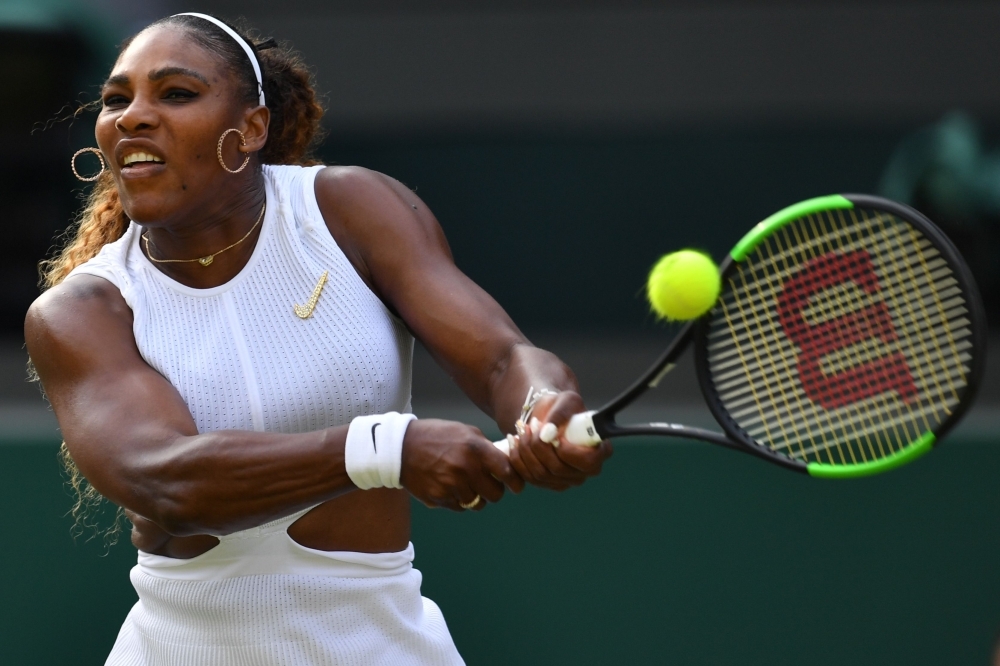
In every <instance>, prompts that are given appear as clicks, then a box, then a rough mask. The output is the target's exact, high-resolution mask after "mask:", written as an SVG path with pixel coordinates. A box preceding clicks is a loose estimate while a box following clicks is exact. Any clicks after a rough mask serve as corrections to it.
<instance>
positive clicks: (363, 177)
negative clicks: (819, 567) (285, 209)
mask: <svg viewBox="0 0 1000 666" xmlns="http://www.w3.org/2000/svg"><path fill="white" fill-rule="evenodd" d="M316 200H317V202H318V203H319V207H320V211H321V212H322V213H323V217H324V219H325V220H326V223H327V226H329V227H330V228H331V232H334V237H335V238H336V237H337V232H338V231H339V232H340V233H342V234H344V235H345V236H346V237H345V239H344V240H345V242H346V243H347V244H348V245H352V246H354V245H361V246H362V247H363V246H364V245H365V244H366V243H370V242H375V241H379V242H378V245H379V247H384V246H385V243H384V241H385V240H387V239H395V240H400V241H403V240H405V241H407V242H408V243H416V244H418V245H423V244H430V245H432V246H433V245H436V246H439V247H442V248H443V249H445V250H446V251H447V243H445V242H444V235H443V234H442V233H441V227H440V225H439V224H438V221H437V218H435V217H434V214H433V213H431V211H430V209H428V207H427V205H426V204H425V203H424V202H423V201H421V200H420V197H418V196H417V195H416V193H414V192H413V191H412V190H410V188H408V187H407V186H406V185H404V184H403V183H401V182H399V181H398V180H396V179H395V178H392V177H390V176H387V175H385V174H383V173H379V172H377V171H372V170H371V169H365V168H364V167H357V166H338V167H327V168H325V169H323V170H322V171H320V172H319V174H317V176H316ZM334 227H337V229H336V230H335V229H334ZM337 241H338V242H340V241H341V238H337Z"/></svg>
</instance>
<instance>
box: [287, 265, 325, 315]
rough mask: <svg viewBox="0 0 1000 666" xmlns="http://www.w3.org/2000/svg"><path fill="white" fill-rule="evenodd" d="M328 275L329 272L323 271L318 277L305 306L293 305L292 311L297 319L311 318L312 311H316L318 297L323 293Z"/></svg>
mask: <svg viewBox="0 0 1000 666" xmlns="http://www.w3.org/2000/svg"><path fill="white" fill-rule="evenodd" d="M328 273H329V271H323V274H322V275H320V276H319V282H317V283H316V288H315V289H313V293H312V295H311V296H310V297H309V300H308V301H306V304H305V305H299V304H298V303H295V304H293V306H292V310H293V311H294V312H295V316H296V317H298V318H299V319H308V318H309V317H311V316H312V313H313V310H315V309H316V304H317V303H318V302H319V295H320V294H321V293H322V292H323V286H324V285H325V284H326V276H327V274H328Z"/></svg>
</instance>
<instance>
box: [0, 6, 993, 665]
mask: <svg viewBox="0 0 1000 666" xmlns="http://www.w3.org/2000/svg"><path fill="white" fill-rule="evenodd" d="M189 10H195V11H203V12H210V13H216V14H218V15H220V16H223V17H226V18H235V17H238V16H241V15H242V16H245V17H246V18H247V19H249V21H250V23H251V24H253V25H256V26H257V27H258V28H259V29H260V30H261V32H262V33H263V36H274V37H276V38H278V39H288V40H290V41H291V42H292V43H293V44H294V45H295V46H296V47H298V48H299V49H301V50H302V52H303V54H304V56H305V58H306V61H307V62H308V63H310V64H311V65H312V67H313V68H314V70H315V72H316V75H317V86H318V88H319V90H320V91H321V92H322V93H323V94H324V95H325V99H326V103H327V107H328V114H327V119H326V122H325V128H326V130H327V131H328V137H327V139H326V141H325V142H324V143H323V145H322V146H321V148H320V151H319V152H320V156H321V157H322V159H323V160H324V161H325V162H327V163H330V164H359V165H363V166H366V167H369V168H372V169H376V170H379V171H382V172H384V173H387V174H389V175H392V176H394V177H396V178H398V179H399V180H401V181H403V182H404V183H406V184H407V185H408V186H410V187H411V188H413V189H415V191H416V192H417V194H418V195H419V196H421V197H422V198H423V199H424V200H425V201H426V202H427V204H428V205H429V206H430V208H431V209H432V210H433V211H434V212H435V213H436V215H437V217H438V218H439V220H440V222H441V224H442V226H443V227H444V229H445V232H446V234H447V236H448V239H449V242H450V243H451V246H452V249H453V252H454V254H455V257H456V261H457V262H458V264H459V266H460V267H461V268H462V269H463V270H465V271H466V272H467V273H468V274H469V275H470V276H471V277H472V278H473V279H474V280H476V281H477V282H478V283H479V284H481V285H482V286H483V287H484V288H486V290H487V291H489V292H490V293H491V294H492V295H493V296H494V297H496V298H497V299H498V300H499V301H500V303H501V304H502V305H503V306H504V307H505V308H506V309H507V310H508V311H509V312H510V313H511V314H512V315H513V317H514V319H515V321H517V322H518V324H519V325H521V326H522V328H523V329H524V330H525V331H526V332H527V333H528V335H529V336H530V337H531V338H532V339H533V340H534V341H535V342H536V343H538V344H539V345H540V346H544V347H546V348H550V349H552V350H554V351H556V352H557V353H558V354H559V355H560V356H561V357H562V358H564V359H565V360H566V361H567V362H568V363H569V364H570V366H571V367H573V369H574V370H575V371H576V372H577V374H578V376H579V377H580V381H581V386H582V388H583V394H584V397H585V398H586V399H587V400H588V402H590V403H591V404H594V405H597V404H599V403H600V402H601V401H602V400H603V399H606V398H607V397H610V395H612V394H613V393H615V392H616V391H617V390H619V389H621V388H622V387H624V386H625V385H626V384H627V383H628V382H629V381H630V380H631V379H632V378H634V376H635V374H636V373H637V372H639V371H640V370H641V369H642V368H643V367H644V366H645V365H646V364H648V363H649V362H650V361H652V359H653V358H655V356H656V355H657V354H658V352H659V351H660V349H661V347H662V345H663V344H664V341H665V340H667V339H669V337H670V334H671V331H670V329H668V328H665V327H663V326H661V325H659V324H657V323H655V322H654V321H653V320H652V318H651V317H650V316H649V315H648V313H647V310H646V307H645V305H644V302H643V300H642V294H641V287H642V285H643V282H644V278H645V274H646V271H647V270H648V268H649V266H650V265H651V264H652V263H653V261H654V260H655V259H656V258H657V257H658V256H659V255H660V254H662V253H664V252H667V251H670V250H673V249H677V248H679V247H685V246H695V247H700V248H703V249H706V250H709V251H710V252H712V253H713V254H714V255H715V256H716V258H721V257H722V256H723V254H724V253H725V252H726V251H727V250H728V249H729V248H730V247H731V246H732V244H733V243H734V242H735V241H736V239H737V238H738V237H739V236H740V235H741V234H742V233H743V232H744V231H745V230H746V229H748V228H749V227H750V226H752V225H753V224H754V223H756V222H757V221H758V220H760V219H762V218H763V217H765V216H767V215H768V214H770V213H772V212H774V211H775V210H777V209H779V208H782V207H784V206H786V205H788V204H790V203H793V202H795V201H798V200H801V199H804V198H808V197H812V196H817V195H822V194H829V193H834V192H851V191H853V192H870V193H883V194H885V195H887V196H891V197H893V198H895V199H898V200H901V201H905V202H908V203H910V204H912V205H914V206H916V207H918V208H919V209H920V210H922V211H923V212H925V213H926V214H928V215H929V216H930V217H931V219H933V220H935V221H936V222H937V223H938V224H939V225H940V226H941V227H942V228H943V229H944V230H945V231H946V232H947V233H948V235H949V236H950V237H951V238H952V239H953V240H954V241H955V243H956V244H957V245H958V247H959V249H960V250H961V252H962V253H963V254H964V256H965V257H966V259H967V260H968V261H969V263H970V266H971V267H972V270H973V272H974V274H975V277H976V280H977V281H978V283H979V285H980V288H981V290H982V292H983V296H984V301H985V303H986V306H987V312H988V317H989V319H990V323H991V336H992V337H991V349H992V350H993V353H992V354H991V358H992V359H993V360H992V361H991V362H990V365H989V366H988V370H987V373H986V380H985V383H984V387H983V391H982V395H981V397H980V400H979V401H978V403H977V405H976V408H975V409H974V410H973V412H972V413H971V414H970V415H969V417H968V418H967V419H966V422H965V423H964V424H963V425H962V427H960V429H959V430H958V431H957V432H956V433H954V434H953V435H952V436H950V437H949V438H947V439H946V440H945V441H944V442H943V443H942V444H941V446H940V447H939V450H937V451H935V452H934V453H933V455H931V456H928V457H927V458H925V459H923V460H921V461H919V462H918V463H916V464H914V465H913V466H910V467H907V468H905V469H901V470H898V471H896V472H893V473H891V474H889V475H887V476H884V477H877V478H871V479H863V480H859V481H855V482H847V483H835V482H821V481H816V480H811V479H808V478H800V477H798V476H796V475H793V474H790V473H788V472H785V471H783V470H779V469H776V468H773V467H771V466H769V465H766V464H764V463H761V462H760V461H757V460H752V459H750V458H748V457H746V456H740V455H737V454H733V453H730V452H727V451H721V450H716V449H714V448H713V447H710V446H707V445H700V444H692V443H682V442H673V441H670V442H667V443H662V442H661V443H652V442H631V443H625V442H622V443H620V446H619V448H618V451H617V453H616V456H615V457H614V459H613V460H611V461H610V462H609V464H608V466H607V468H606V471H605V473H604V474H603V475H602V476H601V477H600V478H599V479H597V480H595V481H593V482H591V483H588V484H587V485H586V486H585V487H583V488H581V489H577V490H574V491H572V492H569V493H566V494H563V495H556V494H552V493H547V492H542V491H528V492H526V493H525V494H524V495H522V496H520V497H516V498H514V497H510V498H508V499H506V500H505V501H504V502H502V503H500V504H499V505H497V506H492V507H490V508H489V510H488V511H486V512H484V513H481V514H475V515H454V514H451V513H446V512H432V511H429V510H427V509H425V508H423V507H419V506H418V507H415V509H414V542H415V547H416V553H417V560H416V565H417V567H418V568H419V569H420V570H421V571H423V573H424V590H425V594H426V595H427V596H429V597H431V598H432V599H434V600H435V601H437V602H438V603H439V604H440V605H441V607H442V609H443V610H444V613H445V617H446V618H447V620H448V623H449V626H450V627H451V629H452V632H453V634H454V637H455V640H456V642H457V644H458V646H459V648H460V650H461V651H462V653H463V655H464V656H465V658H466V659H467V661H468V662H469V663H470V664H492V663H498V664H499V663H509V662H519V663H531V664H534V663H585V664H586V663H595V664H596V663H609V662H616V663H640V662H643V663H678V664H769V665H771V664H819V665H822V664H838V665H840V664H845V663H851V664H872V665H878V666H882V665H884V664H898V663H906V664H913V665H918V664H926V665H928V666H930V665H932V664H934V665H938V664H988V663H989V662H990V654H991V649H992V646H993V644H994V640H995V638H996V633H997V631H998V630H1000V567H998V566H997V553H998V552H1000V549H998V545H1000V544H998V540H1000V531H998V529H997V516H998V515H1000V511H998V509H1000V484H998V483H997V482H996V480H995V478H994V477H995V476H996V473H995V470H996V469H997V468H998V466H1000V447H998V439H1000V363H998V361H1000V345H998V344H997V340H998V338H997V330H998V329H997V326H1000V317H998V314H1000V262H998V261H997V260H996V258H995V257H996V256H997V251H998V250H1000V86H997V85H995V84H994V83H995V82H994V79H995V78H996V72H997V71H998V70H1000V42H998V41H997V40H996V35H997V34H998V33H1000V5H998V4H996V3H981V2H965V1H956V2H944V1H943V0H928V1H927V2H921V3H898V2H893V1H891V0H868V1H861V0H815V1H812V2H808V3H788V2H783V1H782V0H751V1H748V2H743V3H732V2H727V1H725V0H708V1H695V0H661V1H654V0H617V1H612V0H534V1H529V0H492V1H487V0H426V1H424V2H410V1H408V0H367V1H366V2H361V1H360V0H287V1H286V2H282V3H277V4H276V3H273V2H267V1H265V0H204V1H202V2H199V3H195V4H194V5H191V4H189V3H182V2H180V1H179V0H176V1H175V0H145V1H144V2H134V1H131V0H0V199H2V201H3V202H4V210H5V212H6V214H5V215H4V216H2V217H0V225H3V232H4V239H5V242H4V243H3V244H0V505H2V506H4V507H5V509H6V510H5V511H4V512H2V513H0V572H2V573H0V590H2V596H0V599H2V603H0V663H3V664H8V663H9V664H18V665H20V664H64V663H71V662H72V663H80V664H100V663H103V659H104V657H105V656H106V654H107V652H108V650H109V649H110V646H111V644H112V642H113V640H114V637H115V635H116V633H117V631H118V628H119V626H120V624H121V622H122V620H123V618H124V616H125V613H126V612H127V610H128V608H129V607H130V606H131V604H132V603H134V601H135V595H134V592H133V591H132V588H131V585H130V584H129V581H128V570H129V568H130V567H131V566H132V565H133V564H134V562H135V550H134V549H133V548H132V547H131V546H130V545H129V544H128V543H127V539H126V540H125V541H124V542H123V543H120V544H118V545H116V546H114V547H112V548H110V549H106V548H105V546H104V545H103V543H102V542H101V540H100V539H99V538H98V539H95V540H91V541H89V542H88V541H84V540H83V539H78V540H77V541H74V540H73V539H72V538H71V536H70V526H71V521H70V519H69V518H68V517H66V515H65V514H66V512H67V511H68V509H69V506H70V503H71V500H70V497H69V495H68V493H67V491H66V489H65V488H64V487H63V485H62V484H63V482H62V477H61V476H60V470H59V465H58V463H57V460H56V449H57V445H58V432H57V429H56V423H55V420H54V417H53V415H52V414H51V412H50V411H48V409H47V406H46V405H45V403H44V402H43V401H42V399H41V398H40V396H39V394H38V391H37V389H36V388H35V387H33V386H32V385H30V384H28V383H26V382H25V372H24V365H25V361H26V357H25V355H24V351H23V339H22V337H21V324H22V322H23V317H24V312H25V310H26V308H27V306H28V305H29V304H30V302H31V301H32V300H33V299H34V298H35V297H36V296H37V294H38V287H37V273H36V269H35V265H36V262H37V260H38V259H39V258H41V257H42V256H44V255H45V254H46V252H47V251H49V249H50V248H51V247H52V243H53V238H54V237H55V236H56V235H57V234H58V233H60V231H61V230H63V229H65V228H66V226H67V225H68V223H69V222H70V220H71V218H72V215H73V213H74V211H75V210H76V207H77V206H78V205H79V196H80V195H81V194H82V193H84V192H86V189H85V188H84V187H83V186H81V184H80V183H78V182H77V181H75V180H74V179H73V178H72V175H71V173H70V171H69V167H68V160H69V157H70V155H72V154H73V152H74V151H75V150H76V149H78V148H80V147H83V146H87V145H93V119H94V116H93V114H89V113H84V114H82V115H80V116H79V117H78V118H76V119H75V120H72V121H68V120H67V121H62V122H57V121H58V119H60V118H66V117H67V116H68V115H70V114H71V112H72V110H73V109H74V108H75V107H76V104H77V102H78V101H81V100H82V101H86V100H88V99H94V98H95V96H96V89H97V85H98V84H99V83H100V82H101V80H102V78H103V76H104V74H105V73H106V72H107V70H108V68H109V66H110V63H111V60H112V59H113V57H114V54H115V45H116V44H117V43H119V42H120V40H122V39H124V38H125V37H127V36H128V35H129V34H131V33H132V32H134V31H135V30H138V29H140V28H141V27H142V26H144V25H145V24H147V23H148V22H150V21H152V20H155V19H156V18H159V17H161V16H164V15H168V14H170V13H174V12H177V11H189ZM50 121H51V122H50ZM694 382H695V380H694V376H693V371H692V368H691V366H690V362H686V363H684V364H682V365H681V367H679V368H678V369H677V370H676V371H675V372H674V373H673V375H672V376H671V377H669V378H668V381H665V382H664V385H663V386H662V387H661V390H660V391H658V393H659V395H658V396H656V397H654V398H652V399H651V401H650V402H649V403H647V404H646V405H645V406H643V407H642V408H641V409H646V410H649V409H654V408H655V409H657V410H659V411H658V412H657V413H658V414H661V413H662V415H663V416H665V417H666V418H675V419H676V420H678V421H681V422H685V423H691V424H696V425H711V422H710V417H709V416H708V415H707V412H706V411H705V410H704V408H703V407H702V406H701V405H700V403H699V397H698V395H697V390H696V388H695V384H694ZM414 405H415V411H416V412H417V413H418V415H420V416H439V417H445V418H454V419H459V420H463V421H466V422H471V423H475V424H477V425H480V426H481V427H483V428H484V429H486V430H489V429H490V428H491V427H492V426H490V424H489V423H488V422H487V421H486V419H485V417H484V416H483V415H482V414H479V413H478V412H477V411H476V410H475V409H474V408H472V407H471V405H470V404H469V403H468V401H467V400H465V399H464V398H463V396H462V395H461V394H460V393H459V392H458V391H457V389H455V388H454V387H453V386H452V385H451V384H450V382H449V380H448V378H447V377H446V376H445V375H444V373H442V372H441V371H440V370H439V369H438V368H437V367H436V366H435V365H434V363H433V361H432V360H431V359H430V357H429V355H427V354H426V352H425V351H424V350H423V349H422V348H420V347H419V345H418V349H417V355H416V358H415V368H414ZM664 410H665V411H664ZM647 414H648V412H647ZM106 518H107V517H106Z"/></svg>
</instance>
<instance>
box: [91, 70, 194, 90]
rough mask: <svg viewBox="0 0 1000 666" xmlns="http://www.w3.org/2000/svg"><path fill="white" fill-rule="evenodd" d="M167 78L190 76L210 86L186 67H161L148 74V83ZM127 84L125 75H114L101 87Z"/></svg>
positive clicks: (127, 79)
mask: <svg viewBox="0 0 1000 666" xmlns="http://www.w3.org/2000/svg"><path fill="white" fill-rule="evenodd" d="M168 76H190V77H191V78H193V79H198V80H199V81H201V82H202V83H204V84H205V85H206V86H208V85H211V84H210V83H209V82H208V79H206V78H205V77H204V76H203V75H202V74H200V73H199V72H196V71H194V70H193V69H188V68H187V67H161V68H160V69H154V70H153V71H151V72H150V73H149V80H150V81H159V80H161V79H165V78H167V77H168ZM128 84H129V78H128V75H126V74H115V75H113V76H109V77H108V80H107V81H105V82H104V86H103V87H107V86H127V85H128Z"/></svg>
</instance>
